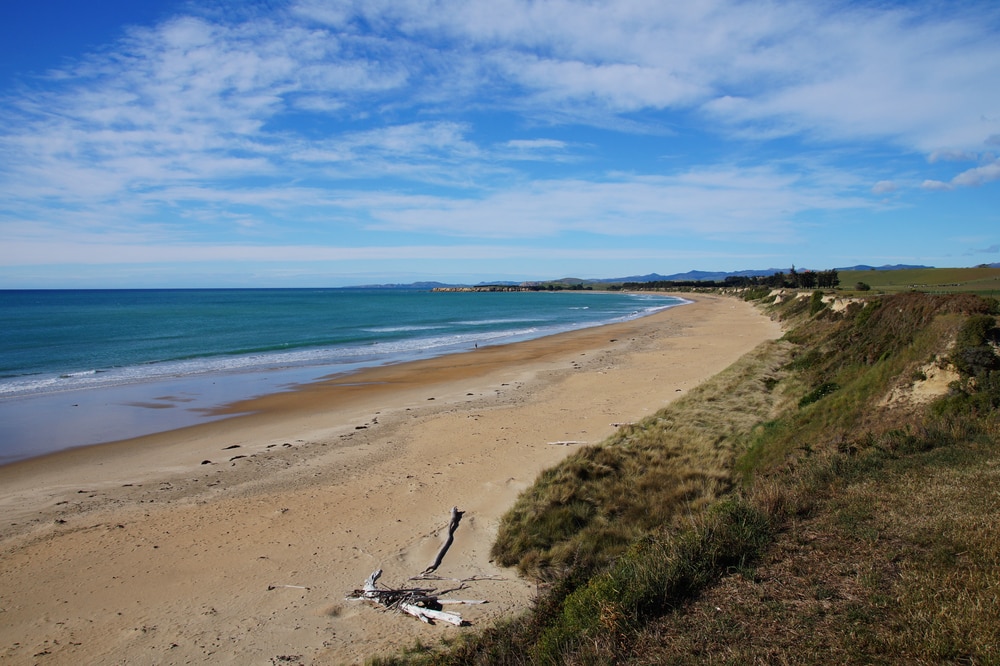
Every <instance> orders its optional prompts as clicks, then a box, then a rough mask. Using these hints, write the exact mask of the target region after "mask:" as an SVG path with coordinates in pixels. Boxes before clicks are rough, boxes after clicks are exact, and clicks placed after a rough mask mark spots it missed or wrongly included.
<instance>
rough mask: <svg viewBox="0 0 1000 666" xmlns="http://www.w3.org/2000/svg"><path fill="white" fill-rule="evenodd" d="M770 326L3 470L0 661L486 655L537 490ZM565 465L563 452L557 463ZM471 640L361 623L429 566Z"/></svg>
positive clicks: (519, 593) (510, 591) (381, 385)
mask: <svg viewBox="0 0 1000 666" xmlns="http://www.w3.org/2000/svg"><path fill="white" fill-rule="evenodd" d="M780 334H781V331H780V329H779V327H778V325H777V324H776V323H774V322H772V321H770V320H769V319H767V318H766V317H765V316H763V315H761V314H760V313H759V312H758V311H757V310H755V309H754V308H753V307H752V306H750V305H748V304H746V303H743V302H741V301H738V300H735V299H730V298H724V297H718V296H702V295H699V296H697V298H696V302H695V303H693V304H690V305H685V306H683V307H678V308H673V309H670V310H667V311H665V312H662V313H659V314H656V315H653V316H650V317H646V318H643V319H639V320H636V321H632V322H627V323H622V324H615V325H611V326H604V327H600V328H594V329H585V330H582V331H575V332H572V333H565V334H561V335H557V336H551V337H548V338H542V339H539V340H532V341H528V342H522V343H517V344H512V345H507V346H502V347H488V348H483V349H479V350H476V351H475V352H470V353H465V354H456V355H451V356H445V357H440V358H435V359H429V360H424V361H417V362H413V363H406V364H399V365H394V366H387V367H381V368H373V369H368V370H364V371H361V372H358V373H356V374H352V375H349V376H345V377H339V378H331V379H330V380H328V381H325V382H318V383H315V384H310V385H307V386H304V387H302V388H301V389H300V390H297V391H294V392H289V393H280V394H274V395H271V396H266V397H264V398H260V399H255V400H252V401H247V402H245V403H240V404H235V405H232V406H230V407H229V410H230V411H231V412H232V413H240V414H245V413H247V412H251V413H250V414H246V415H241V416H235V417H233V418H228V419H224V420H220V421H214V422H210V423H206V424H202V425H198V426H195V427H190V428H185V429H182V430H175V431H172V432H168V433H161V434H157V435H152V436H148V437H142V438H138V439H135V440H129V441H126V442H117V443H112V444H106V445H101V446H95V447H87V448H83V449H76V450H71V451H66V452H62V453H58V454H54V455H51V456H47V457H43V458H38V459H34V460H28V461H24V462H20V463H15V464H12V465H8V466H5V467H0V512H2V514H0V515H2V516H3V520H2V523H0V580H2V581H3V582H2V583H0V661H3V662H4V663H12V664H33V663H46V664H71V663H72V664H77V663H130V664H181V663H239V664H244V663H261V664H268V663H272V660H275V659H277V658H279V657H280V658H285V659H282V660H280V662H279V663H310V664H339V663H355V662H360V661H362V660H363V659H364V658H365V657H368V656H371V655H373V654H376V653H378V652H380V651H385V650H394V649H397V648H398V647H399V646H405V645H409V644H412V643H413V642H415V641H417V640H420V641H422V642H424V643H427V642H434V641H436V640H437V639H438V638H439V637H441V636H447V635H452V634H455V633H456V632H463V631H474V630H475V626H476V625H482V624H484V623H486V622H488V621H489V620H490V619H492V618H494V617H497V616H499V615H504V614H509V613H513V612H517V611H519V610H521V609H523V608H525V607H526V606H527V605H528V604H529V603H530V600H531V599H532V597H533V595H534V594H535V588H534V586H533V585H532V584H531V583H529V582H527V581H523V580H520V579H518V578H517V576H516V575H515V573H514V572H513V571H510V570H504V569H500V568H498V567H496V566H495V565H493V564H492V563H491V562H490V561H489V549H490V545H491V543H492V540H493V536H494V535H495V533H496V526H497V522H498V520H499V518H500V516H501V515H502V514H503V513H504V511H506V509H507V508H508V507H509V506H510V505H511V504H512V503H513V501H514V500H515V498H516V497H517V494H518V493H519V492H520V491H521V490H523V489H524V488H526V487H528V486H529V485H530V484H531V482H532V481H533V480H534V478H535V477H536V476H537V475H538V473H539V472H541V471H542V470H543V469H545V468H546V467H549V466H551V465H553V464H554V463H556V462H558V461H559V460H560V459H561V458H563V457H564V456H566V455H567V454H568V453H570V452H571V451H572V450H573V448H574V447H575V446H578V445H580V444H581V443H596V442H599V441H601V440H602V439H604V438H605V437H607V436H608V435H610V434H611V433H612V432H613V431H614V429H615V427H616V426H615V425H614V424H617V423H625V422H631V421H635V420H638V419H640V418H642V417H644V416H647V415H649V414H651V413H653V412H654V411H656V410H657V409H659V408H661V407H663V406H664V405H666V404H667V403H669V402H670V401H672V400H674V399H675V398H676V397H678V396H681V395H683V394H684V392H685V391H687V390H689V389H691V388H692V387H694V386H695V385H697V384H698V383H700V382H701V381H703V380H705V379H707V378H708V377H710V376H712V375H714V374H716V373H717V372H719V371H721V370H722V369H724V368H725V367H727V366H728V365H730V364H731V363H733V362H734V361H735V360H737V359H738V358H739V357H740V356H742V355H743V354H744V353H746V352H748V351H749V350H751V349H752V348H754V347H755V346H757V345H758V344H759V343H760V342H762V341H764V340H766V339H771V338H775V337H778V336H779V335H780ZM566 443H570V444H566ZM453 506H457V507H458V508H459V509H460V510H461V511H463V512H464V514H463V517H462V521H461V524H460V525H459V528H458V530H457V531H456V533H455V541H454V543H453V544H452V546H451V548H450V549H449V551H448V553H447V555H446V557H445V558H444V561H443V563H442V564H441V566H440V567H439V568H438V570H437V571H436V574H437V575H439V576H441V577H444V578H447V579H469V578H477V579H479V580H475V581H470V582H466V583H465V586H466V589H463V590H461V591H460V592H456V593H452V594H449V595H447V596H449V597H452V598H456V597H457V598H466V599H485V600H488V602H489V603H487V604H484V605H478V606H462V607H459V612H461V613H462V615H463V617H464V618H466V619H467V620H469V621H470V622H471V623H472V625H473V626H472V627H469V628H457V627H453V626H451V625H447V624H438V625H435V626H428V625H425V624H422V623H420V622H418V621H417V620H415V619H413V618H411V617H408V616H401V615H395V614H389V613H382V612H380V611H378V610H376V609H375V608H374V607H372V606H370V605H368V604H366V603H364V602H356V601H347V600H345V599H344V597H345V595H347V594H348V593H350V592H351V591H352V590H353V589H355V588H358V587H360V586H361V585H362V583H363V582H364V580H365V578H366V577H367V576H368V575H369V574H370V573H371V572H372V571H373V570H375V569H383V570H384V574H383V577H382V579H381V581H380V583H382V584H384V585H385V586H389V587H409V586H419V587H436V588H437V589H439V590H444V589H448V588H451V587H456V586H457V585H458V583H456V582H454V581H452V580H442V581H420V582H414V581H410V580H408V579H409V578H410V577H412V576H416V575H417V574H419V573H420V572H421V571H423V570H424V568H425V567H427V565H428V564H429V563H430V562H431V561H432V560H433V559H434V555H435V554H436V553H437V551H438V549H439V547H440V544H441V532H442V531H443V530H444V529H445V527H446V525H447V523H448V520H449V512H450V510H451V507H453Z"/></svg>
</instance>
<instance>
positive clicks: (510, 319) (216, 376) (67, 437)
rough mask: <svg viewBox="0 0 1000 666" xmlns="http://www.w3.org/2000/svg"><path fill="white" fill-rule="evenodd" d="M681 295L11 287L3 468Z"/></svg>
mask: <svg viewBox="0 0 1000 666" xmlns="http://www.w3.org/2000/svg"><path fill="white" fill-rule="evenodd" d="M680 303H682V301H679V300H677V299H673V298H669V297H665V296H655V295H630V294H617V293H593V292H554V293H552V292H525V293H432V292H428V291H419V290H390V289H242V290H240V289H237V290H232V289H229V290H210V289H206V290H93V291H89V290H67V291H59V290H53V291H48V290H46V291H29V290H25V291H0V318H2V321H3V326H2V329H0V463H3V462H10V461H11V460H16V459H20V458H25V457H30V456H34V455H40V454H43V453H48V452H51V451H54V450H59V449H63V448H69V447H73V446H81V445H86V444H94V443H98V442H104V441H111V440H115V439H122V438H125V437H132V436H137V435H141V434H148V433H151V432H157V431H160V430H165V429H167V428H170V427H178V426H180V425H189V424H191V423H195V422H198V421H199V420H204V419H206V418H207V417H206V416H205V410H207V409H210V408H212V407H216V406H219V405H222V404H225V403H228V402H233V401H235V400H239V399H243V398H248V397H252V396H254V395H260V394H263V393H269V392H274V391H278V390H286V389H287V388H289V387H290V386H291V385H294V384H296V383H301V382H303V381H311V380H315V379H318V378H320V377H322V376H327V375H330V374H336V373H343V372H350V371H352V370H355V369H358V368H362V367H366V366H372V365H380V364H385V363H395V362H401V361H406V360H413V359H417V358H425V357H429V356H436V355H440V354H447V353H454V352H460V351H466V350H469V349H472V348H474V347H476V346H480V347H481V346H486V345H492V344H503V343H508V342H515V341H518V340H525V339H530V338H535V337H541V336H544V335H550V334H554V333H559V332H563V331H568V330H573V329H577V328H583V327H588V326H595V325H601V324H606V323H612V322H616V321H624V320H627V319H632V318H635V317H639V316H643V315H646V314H650V313H652V312H655V311H658V310H661V309H663V308H666V307H672V306H675V305H678V304H680ZM70 407H72V408H73V409H69V408H70Z"/></svg>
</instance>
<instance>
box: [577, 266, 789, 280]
mask: <svg viewBox="0 0 1000 666" xmlns="http://www.w3.org/2000/svg"><path fill="white" fill-rule="evenodd" d="M785 270H786V269H784V268H762V269H756V270H754V269H749V270H743V271H732V272H722V271H688V272H687V273H673V274H672V275H660V274H659V273H650V274H649V275H631V276H629V277H620V278H610V279H606V280H594V282H601V283H608V282H680V281H686V280H695V281H698V282H703V281H708V280H717V281H721V280H725V279H726V278H727V277H759V276H765V275H774V274H775V273H781V272H783V271H785ZM800 272H801V271H800Z"/></svg>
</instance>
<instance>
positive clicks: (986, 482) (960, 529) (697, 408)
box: [374, 285, 1000, 665]
mask: <svg viewBox="0 0 1000 666" xmlns="http://www.w3.org/2000/svg"><path fill="white" fill-rule="evenodd" d="M873 287H874V285H873ZM820 305H821V307H820V308H819V309H815V308H814V307H812V302H811V300H810V299H809V298H803V299H788V300H785V301H784V302H783V303H781V304H779V305H763V304H762V305H761V307H762V308H766V309H767V311H769V312H770V313H771V314H772V316H774V317H777V318H780V319H782V320H783V322H784V324H785V326H786V330H787V333H786V335H785V336H784V337H783V338H782V339H781V340H779V341H776V342H771V343H766V344H764V345H762V346H761V347H759V348H758V349H757V350H755V351H754V352H753V353H751V354H749V355H748V356H746V357H745V358H743V359H742V360H741V361H740V362H738V363H737V364H735V365H734V366H732V367H731V368H729V369H728V370H727V371H725V372H723V373H721V374H720V375H718V376H716V377H715V378H713V379H712V380H710V381H709V382H706V383H704V384H702V385H701V386H700V387H699V389H698V390H697V391H692V393H691V394H690V395H689V396H687V397H686V398H685V399H683V400H681V401H677V402H675V403H673V404H671V405H670V406H669V407H667V408H665V409H664V410H661V411H660V412H658V413H656V414H654V415H651V416H650V417H649V418H648V419H646V420H644V421H642V422H640V423H638V424H634V425H632V426H628V427H625V428H622V429H621V430H620V431H619V432H618V433H617V434H616V435H614V436H613V437H611V438H609V439H608V440H606V441H605V442H603V443H601V444H599V445H597V446H593V447H587V448H585V449H582V450H580V451H578V452H577V453H576V454H575V455H573V456H571V457H570V458H568V459H567V460H566V461H564V462H563V463H562V464H560V465H559V466H557V467H556V468H554V469H552V470H549V471H547V472H545V473H544V474H542V475H541V476H540V477H539V479H538V480H537V481H536V483H535V485H534V487H532V488H531V489H529V490H528V491H526V492H525V493H524V494H523V495H522V496H521V498H520V499H519V500H518V502H517V504H516V505H515V506H514V507H513V508H512V509H511V511H510V512H509V513H508V514H507V515H506V517H505V518H504V521H503V525H502V527H501V530H500V535H499V537H498V540H497V543H496V545H495V547H494V553H493V554H494V556H495V557H497V558H498V559H500V560H502V561H504V562H505V563H508V564H512V565H516V566H518V567H519V569H520V570H521V571H522V572H523V573H524V574H526V575H529V576H532V577H534V578H535V579H537V580H538V581H539V584H540V589H542V590H544V592H543V593H542V594H541V595H540V597H539V600H538V602H537V604H536V606H535V608H534V609H533V610H532V611H531V612H529V613H527V614H525V615H523V616H521V617H517V618H512V619H510V620H509V621H507V622H504V623H501V624H499V625H496V626H491V627H486V628H483V629H481V630H480V631H479V632H478V633H475V634H471V635H467V636H465V637H464V638H462V639H459V640H456V641H454V642H452V643H450V644H447V645H440V646H415V647H414V649H413V650H411V651H410V652H408V653H406V654H403V655H400V656H398V657H395V658H390V659H381V660H378V661H376V662H374V663H379V664H396V663H417V664H511V665H514V664H610V663H621V664H664V663H669V664H745V663H768V664H770V663H796V664H828V663H841V664H870V663H881V664H920V663H953V664H1000V496H998V495H997V490H996V489H997V488H998V487H1000V485H998V482H1000V446H998V444H1000V416H998V414H1000V355H998V354H997V351H996V350H997V346H998V345H997V343H998V330H997V328H996V316H997V315H998V314H1000V304H998V302H997V301H996V300H991V299H984V298H981V297H978V296H975V295H972V294H962V293H958V294H950V295H943V296H939V295H931V294H924V293H901V294H890V295H883V296H871V297H869V298H868V299H867V300H866V301H864V302H863V303H856V304H854V305H852V306H851V307H849V308H848V309H847V310H845V311H842V312H833V311H831V310H829V309H828V308H826V307H822V304H820ZM940 373H952V374H951V375H950V377H951V378H952V379H953V381H952V382H951V383H950V385H949V384H947V383H942V384H939V385H934V384H933V382H932V379H933V377H935V376H936V375H939V374H940ZM932 385H934V386H938V389H936V390H934V391H931V390H929V387H931V386H932Z"/></svg>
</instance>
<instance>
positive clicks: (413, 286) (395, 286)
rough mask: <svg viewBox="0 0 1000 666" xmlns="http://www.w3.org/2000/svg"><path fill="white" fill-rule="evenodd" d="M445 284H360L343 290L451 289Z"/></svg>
mask: <svg viewBox="0 0 1000 666" xmlns="http://www.w3.org/2000/svg"><path fill="white" fill-rule="evenodd" d="M450 286H451V285H448V284H445V283H444V282H410V283H409V284H359V285H355V286H352V287H343V289H434V288H435V287H450Z"/></svg>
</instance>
